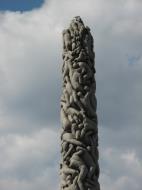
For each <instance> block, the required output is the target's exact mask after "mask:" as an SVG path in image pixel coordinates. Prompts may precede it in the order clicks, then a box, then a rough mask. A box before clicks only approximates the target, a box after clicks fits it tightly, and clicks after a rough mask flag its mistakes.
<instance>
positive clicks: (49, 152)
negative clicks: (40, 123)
mask: <svg viewBox="0 0 142 190" xmlns="http://www.w3.org/2000/svg"><path fill="white" fill-rule="evenodd" d="M0 152H1V156H0V163H1V165H0V187H1V189H3V190H5V189H7V190H8V189H9V188H11V189H12V190H15V189H18V188H19V187H20V186H21V188H22V189H24V188H26V189H34V188H36V189H38V188H39V187H40V188H42V187H43V188H46V187H48V186H50V187H51V189H52V186H53V187H55V184H54V183H55V182H56V184H57V182H58V173H59V135H58V133H57V131H53V130H51V129H48V128H44V129H41V130H38V131H36V132H33V134H29V135H19V134H10V135H7V136H3V137H1V138H0ZM53 177H54V178H55V177H56V179H54V182H53V181H52V178H53ZM42 183H43V184H42Z"/></svg>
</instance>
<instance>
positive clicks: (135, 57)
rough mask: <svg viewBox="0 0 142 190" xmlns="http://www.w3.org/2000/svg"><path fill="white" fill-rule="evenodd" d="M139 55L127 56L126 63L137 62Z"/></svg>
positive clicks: (132, 63)
mask: <svg viewBox="0 0 142 190" xmlns="http://www.w3.org/2000/svg"><path fill="white" fill-rule="evenodd" d="M140 58H141V57H140V56H135V55H134V56H128V64H129V65H134V64H136V63H138V61H139V60H140Z"/></svg>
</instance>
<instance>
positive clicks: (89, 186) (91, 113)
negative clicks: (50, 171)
mask: <svg viewBox="0 0 142 190" xmlns="http://www.w3.org/2000/svg"><path fill="white" fill-rule="evenodd" d="M94 59H95V53H94V51H93V37H92V35H91V33H90V29H89V27H87V26H85V25H84V23H83V21H82V20H81V18H80V17H79V16H77V17H74V18H73V20H72V21H71V24H70V26H69V28H68V29H66V30H64V31H63V66H62V75H63V87H62V88H63V91H62V96H61V122H62V131H61V163H60V177H61V184H60V189H61V190H100V185H99V182H98V177H99V164H98V157H99V153H98V121H97V114H96V107H97V101H96V96H95V91H96V81H95V77H94V74H95V68H94V64H95V61H94Z"/></svg>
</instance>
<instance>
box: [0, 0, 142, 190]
mask: <svg viewBox="0 0 142 190" xmlns="http://www.w3.org/2000/svg"><path fill="white" fill-rule="evenodd" d="M141 4H142V3H141V1H140V0H125V1H123V0H120V1H117V2H116V1H115V2H114V1H113V0H109V1H105V0H88V1H86V0H78V1H76V0H72V1H69V0H62V1H58V0H47V1H45V4H44V5H43V7H42V8H40V9H38V10H33V11H30V12H25V13H20V12H3V13H0V41H1V43H0V51H1V56H0V123H1V124H0V132H1V136H0V150H1V156H0V162H1V163H2V164H0V189H1V190H9V189H11V190H19V189H21V190H25V189H26V190H33V189H34V190H36V189H37V190H39V189H43V190H44V189H50V190H52V189H57V188H58V181H55V179H56V177H57V176H58V173H57V164H58V163H57V160H58V158H57V157H58V155H57V152H58V151H57V149H58V150H59V147H57V146H58V145H59V144H58V142H57V134H56V132H54V131H52V130H51V128H54V130H55V129H57V127H60V124H59V109H60V106H59V99H60V93H61V65H62V59H61V53H62V44H61V43H62V39H61V32H62V29H63V28H64V27H68V25H69V22H70V20H71V19H72V17H74V16H76V15H80V16H81V17H82V18H83V20H84V22H85V24H87V25H89V27H90V28H91V30H92V33H93V36H94V39H95V43H94V45H95V51H96V70H97V74H96V79H97V98H98V115H99V124H100V125H101V126H103V129H102V128H101V127H100V130H99V131H100V133H99V136H100V144H101V145H100V150H101V151H100V163H101V171H102V172H101V178H100V181H101V189H102V190H103V189H105V190H107V189H109V190H112V189H113V190H114V189H115V190H120V189H121V190H123V189H129V190H131V189H132V190H134V189H135V190H140V187H141V179H140V178H141V177H142V173H141V171H142V168H141V162H140V156H141V155H142V152H141V138H142V136H141V134H142V133H141V127H140V126H141V124H142V118H141V108H142V104H141V96H142V88H141V80H142V73H141V68H142V65H141V57H142V54H141V49H142V43H141V42H142V41H141V35H142V34H141V29H142V22H141V17H142V6H141ZM131 57H139V60H138V61H137V63H136V64H133V65H130V64H129V60H130V58H131ZM53 123H54V125H53ZM55 123H56V124H55ZM57 123H58V125H57ZM45 127H46V129H45ZM51 144H52V146H51ZM54 158H55V160H54ZM50 165H51V166H50ZM27 171H28V173H27ZM53 179H54V180H53ZM114 179H115V180H114ZM57 180H58V179H57Z"/></svg>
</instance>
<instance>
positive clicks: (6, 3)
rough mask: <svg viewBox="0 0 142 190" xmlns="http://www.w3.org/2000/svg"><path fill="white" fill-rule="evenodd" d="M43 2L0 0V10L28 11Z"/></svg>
mask: <svg viewBox="0 0 142 190" xmlns="http://www.w3.org/2000/svg"><path fill="white" fill-rule="evenodd" d="M43 3H44V0H0V11H6V10H9V11H30V10H32V9H34V8H39V7H41V6H42V4H43Z"/></svg>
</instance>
